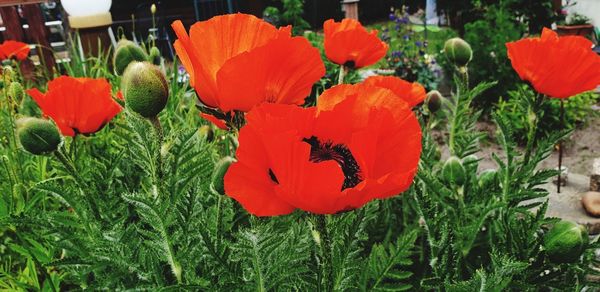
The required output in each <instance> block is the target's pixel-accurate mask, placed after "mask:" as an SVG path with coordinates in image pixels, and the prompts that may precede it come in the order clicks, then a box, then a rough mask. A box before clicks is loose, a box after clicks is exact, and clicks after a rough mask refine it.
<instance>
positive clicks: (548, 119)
mask: <svg viewBox="0 0 600 292" xmlns="http://www.w3.org/2000/svg"><path fill="white" fill-rule="evenodd" d="M534 95H535V93H534V92H533V91H532V90H531V88H530V87H529V86H527V85H522V86H520V87H518V88H517V89H515V90H511V91H509V92H508V96H509V97H510V98H509V99H507V100H499V101H498V109H499V110H500V111H503V112H504V113H505V115H507V116H509V117H510V119H511V124H512V127H513V132H514V133H515V136H516V137H522V138H521V139H520V141H519V142H521V143H523V142H524V141H525V139H526V138H525V137H527V128H528V124H529V120H530V119H531V117H530V111H529V110H528V109H527V108H522V107H521V105H522V103H521V102H519V100H521V99H531V98H532V96H534ZM598 100H600V96H598V94H597V93H594V92H588V93H583V94H580V95H578V96H574V97H572V98H569V99H568V100H566V101H565V116H564V118H565V120H564V123H561V122H560V100H556V99H552V100H550V101H549V102H546V103H543V105H542V107H541V109H540V111H539V113H538V115H537V119H539V120H540V123H539V128H538V135H547V134H548V133H551V132H553V131H555V130H556V129H561V128H566V129H573V128H576V127H582V126H585V125H586V124H587V122H588V121H589V120H590V119H591V118H592V117H594V116H598V114H597V112H596V111H594V110H593V109H592V106H593V105H595V104H596V103H597V102H598Z"/></svg>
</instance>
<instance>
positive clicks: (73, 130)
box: [27, 76, 122, 136]
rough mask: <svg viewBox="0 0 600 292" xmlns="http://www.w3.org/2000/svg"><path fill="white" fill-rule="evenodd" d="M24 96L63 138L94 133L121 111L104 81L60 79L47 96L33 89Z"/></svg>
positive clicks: (52, 82)
mask: <svg viewBox="0 0 600 292" xmlns="http://www.w3.org/2000/svg"><path fill="white" fill-rule="evenodd" d="M27 93H28V94H29V95H31V97H32V98H33V100H35V102H37V104H38V105H39V107H40V108H41V109H42V112H43V113H44V116H47V117H50V118H52V120H54V122H55V123H56V124H57V125H58V128H59V129H60V131H61V133H62V134H63V135H65V136H75V134H91V133H95V132H97V131H99V130H100V129H101V128H102V127H103V126H104V125H105V124H106V123H108V122H109V121H110V120H111V119H112V118H113V117H114V116H116V115H117V114H118V113H119V112H121V109H122V108H121V106H120V105H119V104H118V103H117V102H116V101H115V100H114V99H113V98H112V93H111V86H110V84H109V83H108V81H106V79H90V78H73V77H68V76H61V77H58V78H56V79H54V80H52V81H50V82H49V83H48V91H47V92H46V94H43V93H41V92H40V91H39V90H38V89H36V88H34V89H29V90H27Z"/></svg>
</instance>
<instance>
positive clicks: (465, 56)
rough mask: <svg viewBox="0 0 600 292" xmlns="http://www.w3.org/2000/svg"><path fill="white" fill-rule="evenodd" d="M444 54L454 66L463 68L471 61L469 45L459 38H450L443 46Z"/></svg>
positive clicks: (471, 51)
mask: <svg viewBox="0 0 600 292" xmlns="http://www.w3.org/2000/svg"><path fill="white" fill-rule="evenodd" d="M444 54H445V55H446V58H448V60H450V61H451V62H452V63H454V65H456V66H458V67H465V66H467V64H469V62H470V61H471V59H473V50H472V49H471V45H469V43H467V42H465V41H464V40H463V39H461V38H452V39H449V40H447V41H446V44H444Z"/></svg>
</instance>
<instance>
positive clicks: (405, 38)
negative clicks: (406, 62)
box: [402, 34, 410, 41]
mask: <svg viewBox="0 0 600 292" xmlns="http://www.w3.org/2000/svg"><path fill="white" fill-rule="evenodd" d="M402 38H403V39H404V40H405V41H408V40H410V36H409V35H407V34H405V35H404V36H403V37H402Z"/></svg>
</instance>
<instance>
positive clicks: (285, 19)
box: [263, 0, 310, 35]
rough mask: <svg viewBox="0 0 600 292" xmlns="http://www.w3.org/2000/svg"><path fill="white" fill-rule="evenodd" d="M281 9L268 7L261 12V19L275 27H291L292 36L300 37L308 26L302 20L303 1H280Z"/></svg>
mask: <svg viewBox="0 0 600 292" xmlns="http://www.w3.org/2000/svg"><path fill="white" fill-rule="evenodd" d="M281 4H282V5H283V9H282V11H283V12H281V11H280V10H279V9H278V8H277V7H273V6H268V7H267V8H265V10H264V11H263V17H264V18H265V19H267V21H269V22H270V23H272V24H273V25H275V26H286V25H291V26H292V31H293V34H294V35H302V34H303V32H304V30H306V29H309V28H310V24H308V22H306V20H304V19H303V18H302V15H303V14H304V0H281Z"/></svg>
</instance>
